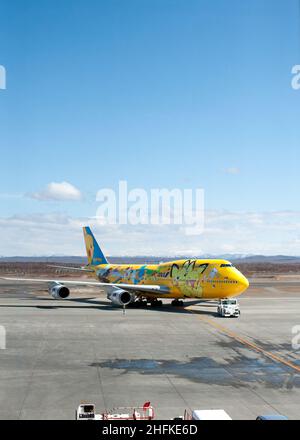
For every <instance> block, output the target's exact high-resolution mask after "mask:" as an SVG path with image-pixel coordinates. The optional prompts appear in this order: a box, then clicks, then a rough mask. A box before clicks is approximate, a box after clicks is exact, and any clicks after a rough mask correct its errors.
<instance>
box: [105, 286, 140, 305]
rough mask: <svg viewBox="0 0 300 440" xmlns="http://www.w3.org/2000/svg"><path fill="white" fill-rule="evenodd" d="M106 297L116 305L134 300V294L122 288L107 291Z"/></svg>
mask: <svg viewBox="0 0 300 440" xmlns="http://www.w3.org/2000/svg"><path fill="white" fill-rule="evenodd" d="M107 299H109V300H110V301H111V302H112V303H113V304H116V305H117V306H127V305H128V304H130V303H132V302H134V301H135V295H134V294H132V293H130V292H127V290H123V289H113V290H112V291H111V292H108V293H107Z"/></svg>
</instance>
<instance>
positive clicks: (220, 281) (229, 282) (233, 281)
mask: <svg viewBox="0 0 300 440" xmlns="http://www.w3.org/2000/svg"><path fill="white" fill-rule="evenodd" d="M206 282H207V283H212V284H215V283H228V284H237V283H238V281H236V280H206Z"/></svg>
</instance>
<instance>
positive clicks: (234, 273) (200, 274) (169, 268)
mask: <svg viewBox="0 0 300 440" xmlns="http://www.w3.org/2000/svg"><path fill="white" fill-rule="evenodd" d="M83 233H84V240H85V246H86V252H87V258H88V264H87V265H86V266H84V267H83V268H70V267H63V266H57V267H62V268H65V269H71V270H81V271H83V272H89V273H91V274H93V275H94V277H95V278H96V279H98V281H83V280H82V281H77V280H76V281H75V280H74V281H71V280H59V279H37V278H33V279H31V278H4V277H1V278H2V279H4V280H10V281H22V282H38V283H48V284H49V293H50V294H51V295H52V297H53V298H55V299H65V298H67V297H68V296H69V294H70V290H69V288H68V287H67V286H69V285H79V286H83V285H87V286H99V287H102V288H103V289H104V290H105V291H106V294H107V298H108V299H109V300H110V301H111V302H112V303H113V304H116V305H119V306H127V305H128V304H131V303H134V302H137V303H138V304H145V303H150V304H151V305H153V306H161V305H162V301H161V300H159V298H171V299H173V301H172V305H174V306H182V305H183V301H182V300H183V299H184V298H193V299H199V300H212V299H221V298H229V297H232V296H236V295H240V294H241V293H242V292H244V291H245V290H246V289H247V288H248V286H249V282H248V280H247V278H245V277H244V275H243V274H242V273H241V272H239V271H238V270H237V269H236V268H235V267H233V265H232V264H231V263H230V262H229V261H226V260H212V259H202V260H197V259H187V260H176V261H171V262H167V263H160V264H109V262H108V260H107V259H106V258H105V256H104V254H103V252H102V251H101V249H100V247H99V245H98V243H97V241H96V239H95V237H94V235H93V233H92V231H91V229H90V228H89V227H88V226H86V227H84V228H83Z"/></svg>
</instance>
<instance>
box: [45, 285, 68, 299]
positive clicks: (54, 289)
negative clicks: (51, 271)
mask: <svg viewBox="0 0 300 440" xmlns="http://www.w3.org/2000/svg"><path fill="white" fill-rule="evenodd" d="M49 293H50V295H51V296H52V297H53V298H54V299H66V298H68V296H69V295H70V290H69V289H68V288H67V287H66V286H63V285H62V284H58V283H57V284H53V285H52V286H50V287H49Z"/></svg>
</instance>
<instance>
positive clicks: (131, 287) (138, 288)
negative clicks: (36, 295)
mask: <svg viewBox="0 0 300 440" xmlns="http://www.w3.org/2000/svg"><path fill="white" fill-rule="evenodd" d="M0 279H1V280H5V281H19V282H20V281H22V282H25V283H40V284H44V283H46V284H49V283H58V284H64V285H68V284H69V285H73V286H95V287H103V288H104V289H105V288H109V287H110V288H111V287H117V288H120V289H124V290H128V291H131V292H136V293H142V292H145V293H153V294H155V293H157V294H161V293H168V292H169V289H168V288H167V287H166V286H159V285H158V284H148V285H147V284H124V283H115V284H114V283H102V282H100V281H84V280H82V281H77V280H76V281H75V280H61V279H54V278H52V279H42V278H7V277H0Z"/></svg>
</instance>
